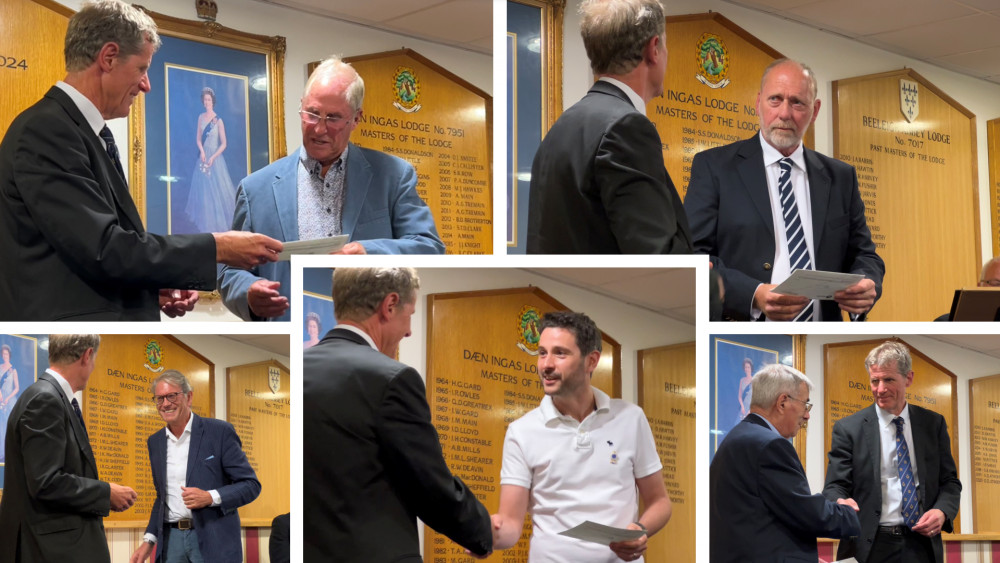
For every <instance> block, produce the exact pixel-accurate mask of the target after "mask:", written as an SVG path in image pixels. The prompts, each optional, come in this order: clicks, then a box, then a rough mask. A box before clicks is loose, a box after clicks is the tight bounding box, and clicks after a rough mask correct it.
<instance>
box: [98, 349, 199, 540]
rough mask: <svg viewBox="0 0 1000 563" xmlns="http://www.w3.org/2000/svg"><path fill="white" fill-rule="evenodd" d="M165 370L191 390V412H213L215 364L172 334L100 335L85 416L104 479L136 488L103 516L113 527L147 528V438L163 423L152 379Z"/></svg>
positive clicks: (150, 495)
mask: <svg viewBox="0 0 1000 563" xmlns="http://www.w3.org/2000/svg"><path fill="white" fill-rule="evenodd" d="M168 369H176V370H178V371H180V372H181V373H183V374H184V375H185V376H186V377H187V378H188V381H189V382H190V383H191V386H192V387H193V388H194V396H193V399H192V402H191V410H193V411H194V412H195V414H197V415H199V416H205V417H212V416H215V400H214V395H213V393H212V389H214V386H215V383H214V377H215V366H214V365H213V364H212V363H211V362H209V361H208V360H207V359H206V358H205V357H203V356H202V355H200V354H198V353H197V352H195V351H194V350H192V349H190V348H188V347H187V346H185V345H184V344H183V343H182V342H181V341H179V340H177V339H175V338H174V337H172V336H165V335H148V334H147V335H139V334H129V335H126V334H116V335H103V336H101V347H100V349H99V350H98V351H97V361H96V366H95V367H94V372H93V374H91V376H90V382H89V383H88V384H87V389H86V390H85V391H84V392H83V415H84V418H85V420H86V421H87V432H88V433H89V434H90V446H91V448H92V449H93V450H94V459H95V460H96V461H97V471H98V475H99V476H100V478H101V480H102V481H110V482H112V483H117V484H119V485H126V486H129V487H132V488H133V489H135V491H136V492H137V493H138V494H139V498H138V500H136V503H135V504H134V505H133V506H132V508H130V509H128V510H126V511H125V512H112V513H111V515H110V516H108V517H107V518H105V519H104V524H105V526H108V527H111V528H145V527H146V524H148V523H149V514H150V512H151V511H152V509H153V501H154V500H155V499H156V489H155V488H153V474H152V472H151V471H150V468H149V450H148V448H147V447H146V439H147V438H149V437H150V436H151V435H152V434H153V433H155V432H157V431H162V430H163V428H164V427H165V426H166V424H165V423H164V422H163V419H161V418H160V415H159V414H157V412H156V405H155V404H154V403H153V401H152V396H153V394H152V392H151V391H150V389H149V385H150V383H152V381H153V380H154V379H156V377H157V376H158V375H159V374H161V373H163V372H164V371H165V370H168Z"/></svg>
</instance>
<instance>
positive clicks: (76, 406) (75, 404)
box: [72, 397, 87, 434]
mask: <svg viewBox="0 0 1000 563" xmlns="http://www.w3.org/2000/svg"><path fill="white" fill-rule="evenodd" d="M72 404H73V410H74V411H76V417H77V418H79V419H80V426H82V427H83V433H84V434H86V433H87V424H86V423H85V422H83V411H81V410H80V403H78V402H76V397H73V401H72Z"/></svg>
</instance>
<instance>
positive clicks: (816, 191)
mask: <svg viewBox="0 0 1000 563" xmlns="http://www.w3.org/2000/svg"><path fill="white" fill-rule="evenodd" d="M803 153H804V155H805V160H806V172H807V174H808V176H809V199H810V200H811V201H812V207H811V209H812V227H813V252H814V253H815V254H819V250H818V249H819V247H820V244H821V243H822V242H823V230H824V229H823V227H824V226H825V225H826V210H827V209H828V208H829V207H830V193H831V190H830V184H831V180H830V174H829V172H827V170H826V167H825V166H823V163H822V162H821V161H820V160H819V158H817V157H816V154H815V153H814V152H813V151H811V150H809V149H803ZM812 259H813V260H812V262H813V267H815V268H817V269H819V267H818V266H816V257H815V256H813V257H812Z"/></svg>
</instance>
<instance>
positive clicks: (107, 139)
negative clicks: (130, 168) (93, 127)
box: [101, 125, 125, 180]
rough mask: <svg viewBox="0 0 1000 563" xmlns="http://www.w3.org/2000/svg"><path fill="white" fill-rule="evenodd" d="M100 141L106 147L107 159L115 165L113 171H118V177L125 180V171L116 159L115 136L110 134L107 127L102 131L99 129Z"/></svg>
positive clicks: (119, 160) (118, 159) (117, 158)
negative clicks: (101, 140)
mask: <svg viewBox="0 0 1000 563" xmlns="http://www.w3.org/2000/svg"><path fill="white" fill-rule="evenodd" d="M101 139H103V140H104V144H105V145H107V151H108V158H110V159H111V162H112V163H114V165H115V170H117V171H118V175H119V176H121V177H122V180H124V179H125V170H124V169H123V168H122V161H121V158H119V157H118V145H116V144H115V136H114V135H113V134H112V133H111V129H109V128H108V126H107V125H105V126H104V129H101Z"/></svg>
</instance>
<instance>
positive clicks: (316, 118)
mask: <svg viewBox="0 0 1000 563" xmlns="http://www.w3.org/2000/svg"><path fill="white" fill-rule="evenodd" d="M299 117H301V118H302V121H304V122H305V123H306V124H307V125H316V124H317V123H319V122H320V121H323V120H325V121H326V126H327V128H330V129H336V128H338V127H342V126H343V125H344V124H345V123H347V121H348V120H350V119H353V118H354V115H353V113H352V114H351V115H350V116H344V115H328V116H326V117H323V116H322V115H319V114H316V113H313V112H311V111H306V110H304V109H300V110H299Z"/></svg>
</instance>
